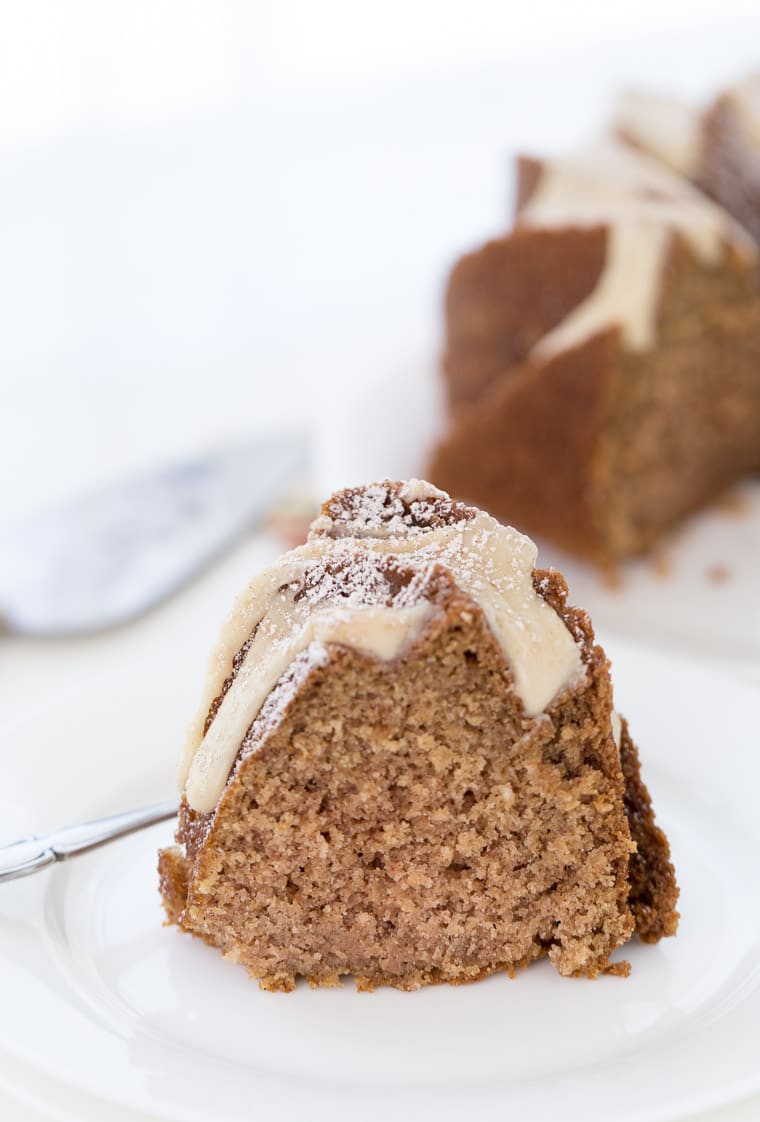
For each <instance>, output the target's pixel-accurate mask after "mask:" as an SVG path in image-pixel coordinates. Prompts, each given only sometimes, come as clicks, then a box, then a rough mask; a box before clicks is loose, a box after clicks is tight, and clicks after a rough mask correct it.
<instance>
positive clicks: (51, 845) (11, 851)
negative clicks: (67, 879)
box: [0, 798, 177, 884]
mask: <svg viewBox="0 0 760 1122" xmlns="http://www.w3.org/2000/svg"><path fill="white" fill-rule="evenodd" d="M176 813H177V800H176V798H175V799H167V800H166V801H165V802H162V803H154V804H153V806H144V807H140V809H138V810H127V811H124V812H123V813H122V814H111V815H109V816H108V817H107V818H96V819H94V820H93V821H92V822H81V823H80V824H79V825H77V826H64V827H63V829H61V830H54V831H53V833H52V834H44V835H42V836H40V837H36V838H24V839H23V840H22V841H17V842H11V843H10V845H4V846H0V884H2V882H3V881H6V880H16V879H17V878H18V877H28V876H29V875H30V874H31V873H37V872H39V871H40V869H46V868H47V867H48V865H54V864H55V863H56V861H66V860H67V859H68V858H69V857H74V856H76V854H78V853H87V852H88V851H89V850H91V849H95V848H96V847H97V846H99V845H105V843H106V842H109V841H113V840H114V839H115V838H123V837H125V836H126V835H127V834H133V833H134V832H135V831H136V830H142V829H144V828H145V827H146V826H153V825H155V823H156V822H164V821H166V819H168V818H174V816H175V815H176Z"/></svg>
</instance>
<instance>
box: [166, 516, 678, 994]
mask: <svg viewBox="0 0 760 1122" xmlns="http://www.w3.org/2000/svg"><path fill="white" fill-rule="evenodd" d="M333 513H334V512H333ZM535 580H536V587H537V589H538V590H539V591H540V593H541V594H542V595H543V596H545V598H546V599H547V600H548V601H549V602H550V603H551V604H553V605H554V606H555V608H556V609H558V610H559V611H560V612H561V614H562V616H563V618H564V619H565V621H566V623H567V626H568V627H569V628H570V629H571V631H572V632H573V634H574V635H576V636H577V637H578V638H579V639H580V641H581V643H582V648H583V658H584V662H585V664H586V667H587V682H586V685H585V687H582V688H580V689H576V690H574V691H569V692H567V693H565V694H564V695H562V696H560V697H559V698H558V699H557V700H556V701H555V702H554V704H553V705H552V707H551V708H550V709H549V711H548V713H547V715H546V716H545V717H544V718H542V719H539V720H538V721H535V720H527V719H526V718H525V716H524V713H523V711H522V706H521V704H520V702H519V699H518V697H517V696H516V694H515V692H514V690H513V688H512V681H511V675H510V671H509V669H508V667H507V665H506V663H505V661H504V658H503V655H502V653H501V650H500V648H499V647H498V645H497V644H496V641H495V640H494V638H493V636H492V633H491V631H490V629H489V628H488V626H487V624H486V622H485V619H484V617H483V615H482V613H481V611H480V609H479V608H478V607H477V606H476V605H475V604H474V602H473V601H471V600H470V599H469V598H468V597H466V596H464V595H463V594H462V593H461V592H460V591H459V590H458V589H457V587H456V586H455V585H454V584H453V582H452V580H451V577H450V576H449V574H448V572H447V571H446V570H443V569H440V568H436V570H435V571H434V572H433V573H432V574H431V584H430V586H429V589H428V595H429V596H430V598H431V599H433V600H434V601H435V602H436V603H437V604H438V605H439V607H440V608H441V612H440V613H439V614H437V615H436V616H435V617H434V618H433V621H432V622H431V624H430V625H429V626H428V628H427V630H426V631H425V633H424V634H423V635H422V636H421V638H420V639H419V640H418V641H417V642H416V643H415V645H414V647H413V648H412V649H410V650H409V651H408V652H407V653H406V654H405V655H404V656H403V657H402V658H401V659H399V660H396V662H394V663H386V662H382V661H379V660H376V659H372V658H368V657H366V656H363V655H361V654H359V653H357V652H354V651H351V650H350V649H348V648H343V647H337V646H333V647H332V648H330V657H329V661H328V662H327V663H326V664H325V665H322V666H319V667H315V668H313V669H312V670H311V671H310V672H309V673H308V675H307V677H306V678H305V680H304V681H303V683H302V684H301V685H300V687H299V689H298V690H297V691H296V692H295V693H294V694H293V696H292V697H291V699H290V701H289V702H288V704H287V705H286V706H284V708H283V711H282V715H281V719H280V720H279V722H278V723H277V724H276V726H275V727H274V728H272V727H271V723H268V722H267V720H265V719H264V718H263V716H260V717H259V718H257V720H256V721H254V723H253V725H252V727H251V729H250V731H249V734H248V736H247V737H246V740H245V742H244V745H243V747H242V749H241V752H240V754H239V756H238V760H237V763H236V765H235V768H234V769H233V772H232V777H231V780H230V782H229V783H228V786H227V788H226V790H225V792H224V794H223V796H222V798H221V800H220V803H219V805H218V807H217V809H216V811H215V812H214V813H212V814H210V815H198V814H196V813H195V812H193V811H192V810H190V808H189V807H188V805H187V803H186V802H184V801H183V803H182V806H181V811H180V824H179V830H178V834H177V841H178V842H179V846H178V847H176V848H174V849H170V850H165V851H163V852H162V853H161V855H160V862H159V868H160V877H161V890H162V895H163V898H164V904H165V907H166V911H167V915H168V918H169V920H170V921H171V922H174V923H177V924H178V925H179V926H180V927H182V928H183V929H184V930H186V931H190V932H191V933H193V934H195V935H198V936H200V937H202V938H203V939H205V940H206V941H208V942H211V943H214V944H216V945H217V946H219V947H221V948H222V950H223V951H224V953H225V954H226V955H227V956H228V957H230V958H232V959H233V960H235V961H238V962H241V963H244V964H245V965H246V966H247V967H248V969H249V971H250V973H251V974H252V975H253V976H254V977H256V978H259V979H260V981H261V985H262V986H263V987H264V988H267V989H283V990H288V989H292V987H293V986H294V984H295V981H296V978H297V977H298V976H304V977H306V978H308V980H309V981H310V982H311V983H312V984H314V985H333V984H336V983H337V982H338V981H339V980H340V978H341V977H343V976H345V975H348V974H351V975H353V976H354V977H355V979H356V983H357V985H358V986H359V988H361V989H371V988H373V987H374V986H376V985H380V984H389V985H393V986H396V987H398V988H401V989H411V988H416V987H417V986H419V985H421V984H425V983H432V982H452V983H459V982H468V981H474V980H476V979H478V978H481V977H483V976H485V975H487V974H489V973H493V972H494V971H498V970H507V971H513V970H514V969H516V968H517V967H520V966H524V965H527V964H528V963H530V962H531V961H533V960H534V959H536V958H540V957H542V956H544V955H548V956H549V958H550V960H551V961H552V962H553V963H554V964H555V966H556V967H557V968H558V970H559V971H560V973H562V974H585V975H588V976H592V977H593V976H594V975H596V974H598V973H600V972H603V971H613V972H617V973H620V972H625V971H626V969H627V967H626V966H625V964H622V963H618V964H616V965H613V964H612V963H611V960H610V955H611V953H612V952H613V951H614V950H615V948H616V947H618V946H620V945H621V944H622V943H624V942H625V941H626V940H627V939H628V938H629V937H630V935H631V933H632V932H633V929H634V923H635V922H636V920H635V918H634V917H638V915H639V914H641V915H642V916H643V915H644V913H643V912H642V911H641V909H639V911H638V912H637V911H636V905H635V904H634V909H633V911H632V910H631V905H630V903H629V895H630V893H631V890H632V888H631V886H632V882H631V880H630V878H629V861H630V858H631V852H632V848H633V843H632V841H631V833H630V829H629V825H628V818H627V816H626V814H628V815H630V814H631V813H632V812H633V813H635V814H636V815H637V816H638V818H637V820H640V821H641V822H645V823H649V824H650V826H651V822H652V819H651V806H650V804H649V800H648V796H647V793H646V789H645V788H644V787H643V786H642V785H641V784H640V783H638V781H636V783H633V782H632V783H629V789H628V805H625V804H624V798H623V796H624V778H623V772H622V770H621V764H620V757H619V755H618V751H617V749H616V747H615V744H614V741H613V739H612V736H611V733H610V713H611V706H612V697H611V687H610V681H609V672H608V665H607V660H606V658H605V656H604V654H603V652H602V651H601V650H600V649H599V648H598V647H596V646H595V645H594V642H593V633H592V630H591V626H590V623H589V621H588V618H587V617H586V615H585V614H584V613H583V612H579V611H577V610H575V609H570V608H567V607H566V606H565V595H566V586H565V584H564V581H563V580H562V578H561V577H560V576H559V575H558V574H556V573H553V572H537V573H536V574H535ZM388 595H389V598H390V600H391V601H392V599H393V596H394V591H393V582H391V581H389V592H388ZM213 709H214V707H213V706H212V710H213ZM626 743H627V745H628V754H629V761H633V765H632V766H633V771H632V772H631V774H632V775H634V773H635V766H634V765H635V760H636V757H635V749H634V748H633V746H632V745H630V742H629V741H627V742H626ZM634 778H635V777H634ZM642 836H646V840H647V850H646V859H645V861H644V863H643V864H641V865H640V866H637V868H638V870H639V872H638V874H637V875H639V878H640V883H639V881H637V886H638V887H637V888H636V893H637V899H640V900H643V899H644V896H645V893H646V891H647V885H648V883H649V882H648V880H647V878H648V876H649V872H648V870H652V871H653V872H654V871H658V873H662V876H663V877H664V879H665V880H667V875H666V862H667V843H665V841H664V838H663V837H662V835H660V834H659V832H658V831H656V828H655V827H653V826H651V828H650V829H649V830H648V832H647V833H646V835H642ZM658 838H659V840H658ZM180 847H182V848H180ZM663 883H664V880H663ZM669 883H670V885H671V888H672V892H675V891H676V890H675V882H674V879H673V875H672V868H670V882H669ZM666 895H667V894H666V893H665V892H664V890H661V889H658V890H657V891H654V888H652V890H651V892H650V896H651V900H650V910H649V912H648V913H647V917H646V922H645V926H644V927H642V930H643V931H646V933H647V934H649V935H651V936H653V937H657V935H656V923H657V917H658V916H660V915H661V912H660V909H661V907H665V905H666V904H667V901H666ZM662 901H665V904H663V903H662ZM672 902H673V900H672V898H671V899H670V904H669V906H670V909H671V911H670V914H671V915H672ZM660 922H661V931H660V934H663V933H666V930H667V928H668V920H667V919H666V918H665V913H664V911H663V912H662V915H661V920H660Z"/></svg>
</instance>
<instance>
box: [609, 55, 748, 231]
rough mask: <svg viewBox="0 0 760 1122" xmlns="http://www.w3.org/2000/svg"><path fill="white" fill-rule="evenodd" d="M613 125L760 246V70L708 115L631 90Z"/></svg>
mask: <svg viewBox="0 0 760 1122" xmlns="http://www.w3.org/2000/svg"><path fill="white" fill-rule="evenodd" d="M613 127H614V128H615V131H616V132H617V133H618V135H619V136H621V137H622V138H623V139H624V140H626V141H627V142H628V143H629V144H633V145H634V146H635V147H637V148H639V149H641V150H642V151H643V152H647V153H648V154H649V155H651V156H654V157H655V158H656V159H658V160H661V161H662V162H663V163H664V164H666V165H667V166H668V167H670V168H672V169H673V170H674V171H677V172H678V173H679V174H680V175H684V176H686V177H687V178H688V179H691V180H692V181H693V182H694V183H696V184H698V185H699V186H700V187H701V188H702V190H703V191H704V192H705V193H706V194H708V195H709V196H710V198H712V199H715V200H716V202H719V203H720V204H721V206H723V207H724V208H725V209H726V210H727V211H728V213H729V214H731V215H733V217H734V218H735V219H736V220H737V221H738V222H740V223H741V224H742V226H744V228H745V229H746V230H747V231H748V232H749V233H750V234H751V235H752V237H753V238H754V239H755V240H756V241H759V242H760V71H759V72H757V73H755V74H751V75H749V77H747V78H745V79H743V80H742V81H741V82H738V83H737V84H736V85H734V86H731V87H729V88H728V89H727V90H725V91H724V92H723V93H721V94H720V95H719V97H717V98H716V99H715V100H714V101H713V103H712V105H710V106H709V107H708V109H707V110H706V111H705V112H702V111H701V110H700V109H698V108H697V107H696V106H692V105H689V104H687V103H684V102H682V101H679V100H677V99H676V98H672V97H668V96H660V95H657V94H653V93H650V92H647V91H631V92H629V93H627V94H625V95H624V96H623V97H622V98H620V100H619V102H618V105H617V107H616V111H615V115H614V119H613Z"/></svg>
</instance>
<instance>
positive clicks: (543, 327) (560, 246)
mask: <svg viewBox="0 0 760 1122" xmlns="http://www.w3.org/2000/svg"><path fill="white" fill-rule="evenodd" d="M605 244H606V232H605V230H604V228H603V227H601V226H600V227H597V228H595V229H584V230H561V231H556V230H520V229H518V230H515V231H514V233H513V234H511V235H510V236H509V237H508V238H500V239H498V240H495V241H492V242H489V243H488V244H487V245H485V246H484V247H483V249H481V250H480V251H479V252H478V253H471V254H467V255H466V256H465V257H463V258H462V259H461V260H460V261H459V262H458V263H457V264H456V265H455V266H454V270H453V272H452V275H451V279H450V281H449V285H448V289H447V294H446V323H447V338H446V353H445V355H444V360H443V361H444V370H445V374H446V379H445V382H446V389H447V393H448V397H449V402H450V404H451V406H452V408H454V409H459V408H460V407H461V406H466V405H468V404H469V403H472V402H475V401H478V400H482V398H483V397H484V395H485V394H486V393H487V392H488V390H489V389H490V388H491V387H492V386H493V385H494V384H495V383H496V382H499V381H502V380H503V379H504V377H507V376H508V375H509V372H511V371H514V370H515V369H516V368H517V367H518V366H519V364H520V363H522V362H523V361H524V360H525V358H526V357H527V354H528V352H529V350H530V349H531V347H533V346H534V345H535V344H536V343H537V342H538V341H539V340H540V339H541V338H542V337H543V336H544V335H545V334H546V333H547V332H548V331H550V330H551V329H552V328H553V327H556V326H557V324H558V323H560V322H561V321H562V320H563V319H564V318H565V316H566V315H567V314H568V313H569V312H570V311H572V309H573V308H574V307H575V306H576V305H577V304H579V303H580V301H581V300H583V299H585V297H586V296H588V295H589V294H590V293H591V292H592V291H593V289H594V287H595V286H596V283H597V281H598V280H599V276H600V273H601V271H602V268H603V266H604V252H605ZM460 494H461V492H460Z"/></svg>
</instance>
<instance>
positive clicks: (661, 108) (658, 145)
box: [612, 89, 702, 179]
mask: <svg viewBox="0 0 760 1122" xmlns="http://www.w3.org/2000/svg"><path fill="white" fill-rule="evenodd" d="M612 128H613V129H614V130H615V132H616V134H617V135H618V136H620V137H622V139H623V140H625V141H626V142H627V143H628V144H632V145H634V147H636V148H638V149H640V150H641V151H642V152H648V153H649V154H650V155H651V156H654V158H655V159H656V160H658V161H659V162H660V163H662V164H665V166H666V167H667V168H668V169H669V170H670V171H672V172H675V174H676V175H682V176H686V177H687V178H689V179H690V178H692V177H693V176H694V175H695V174H696V172H697V170H698V169H699V161H700V155H701V139H702V137H701V134H702V114H701V112H700V110H699V109H698V108H697V107H696V106H694V105H691V104H690V103H689V102H687V101H681V100H680V99H679V98H676V97H671V96H670V95H668V94H659V93H656V92H654V91H652V90H639V89H631V90H626V91H625V93H623V94H621V95H620V97H619V98H618V100H617V103H616V105H615V108H614V111H613V115H612Z"/></svg>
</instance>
